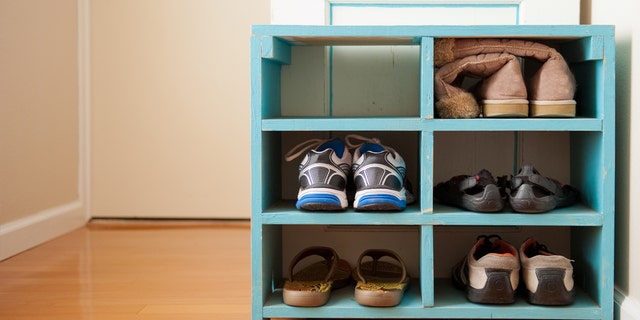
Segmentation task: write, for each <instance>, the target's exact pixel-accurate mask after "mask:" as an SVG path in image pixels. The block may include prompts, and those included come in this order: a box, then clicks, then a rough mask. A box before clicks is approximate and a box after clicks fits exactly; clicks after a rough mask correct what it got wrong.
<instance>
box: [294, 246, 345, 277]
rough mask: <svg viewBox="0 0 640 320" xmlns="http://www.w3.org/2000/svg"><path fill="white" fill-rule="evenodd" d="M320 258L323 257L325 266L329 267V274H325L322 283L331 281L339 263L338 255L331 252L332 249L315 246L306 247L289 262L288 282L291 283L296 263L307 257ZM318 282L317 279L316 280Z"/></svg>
mask: <svg viewBox="0 0 640 320" xmlns="http://www.w3.org/2000/svg"><path fill="white" fill-rule="evenodd" d="M314 255H315V256H320V257H323V258H324V259H325V260H326V262H327V266H329V272H328V273H327V275H326V277H325V278H324V282H328V281H329V280H331V279H333V275H334V273H335V272H336V270H337V269H338V263H339V260H340V259H339V257H338V253H337V252H336V251H335V250H333V249H332V248H329V247H319V246H315V247H308V248H306V249H304V250H302V251H300V252H299V253H298V254H297V255H296V256H295V257H294V258H293V260H291V264H290V265H289V281H293V280H294V279H293V270H294V268H295V266H296V265H297V264H298V262H300V261H301V260H302V259H304V258H306V257H309V256H314ZM318 280H319V279H318Z"/></svg>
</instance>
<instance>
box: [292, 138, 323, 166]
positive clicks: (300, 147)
mask: <svg viewBox="0 0 640 320" xmlns="http://www.w3.org/2000/svg"><path fill="white" fill-rule="evenodd" d="M327 141H329V140H327V139H309V140H306V141H303V142H301V143H299V144H297V145H296V146H294V147H293V148H291V149H290V150H289V151H288V152H287V153H286V154H285V155H284V160H285V161H287V162H290V161H292V160H294V159H296V158H298V157H299V156H300V155H302V154H303V153H306V152H307V151H309V150H315V149H317V148H318V147H320V146H321V145H322V144H323V143H325V142H327Z"/></svg>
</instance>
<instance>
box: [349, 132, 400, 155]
mask: <svg viewBox="0 0 640 320" xmlns="http://www.w3.org/2000/svg"><path fill="white" fill-rule="evenodd" d="M344 142H345V144H346V145H347V148H349V149H350V150H358V148H360V147H362V146H363V145H365V144H367V143H374V144H377V145H380V146H382V147H383V148H385V149H386V150H389V151H390V152H392V153H397V152H396V150H395V149H393V148H391V147H389V146H385V145H383V144H382V143H381V142H380V139H378V138H368V137H365V136H361V135H359V134H355V133H353V134H348V135H346V136H345V137H344Z"/></svg>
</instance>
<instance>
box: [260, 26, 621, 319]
mask: <svg viewBox="0 0 640 320" xmlns="http://www.w3.org/2000/svg"><path fill="white" fill-rule="evenodd" d="M440 37H471V38H473V37H499V38H520V39H527V40H532V41H541V42H545V43H548V44H549V45H550V46H553V47H555V48H556V49H557V50H558V51H559V52H560V53H561V54H563V56H564V57H565V59H566V60H567V62H568V63H569V66H570V68H571V69H572V71H573V72H574V74H575V75H576V79H577V83H578V91H577V93H576V97H575V99H576V101H577V102H578V107H577V116H576V117H575V118H570V119H558V118H555V119H553V118H549V119H533V118H519V119H497V118H484V119H483V118H477V119H439V118H437V117H436V116H435V113H434V94H433V75H434V72H435V70H434V66H433V63H432V61H433V49H434V39H436V38H440ZM353 45H356V46H387V45H394V46H415V47H417V48H418V51H419V59H420V63H419V69H420V70H419V81H418V82H419V99H418V100H419V105H416V106H415V110H414V112H412V113H411V114H409V115H401V116H379V115H370V114H368V113H367V111H366V110H363V111H361V112H359V113H357V112H356V116H331V115H320V116H318V115H316V114H312V113H311V112H309V113H306V111H305V105H300V106H299V107H298V108H297V109H296V115H295V116H291V115H289V114H283V112H282V109H281V108H282V103H283V101H282V100H283V99H282V92H283V86H284V84H283V81H282V75H283V68H286V67H287V66H289V65H290V64H291V63H292V60H294V59H295V54H296V53H295V52H296V49H299V48H300V47H305V46H308V47H311V46H314V47H315V46H322V47H325V48H326V49H327V50H331V48H335V47H338V46H353ZM614 70H615V43H614V28H613V27H612V26H586V25H579V26H569V25H563V26H371V27H368V26H279V25H255V26H253V29H252V36H251V143H252V145H251V156H252V160H251V192H252V207H251V208H252V220H251V225H252V236H251V242H252V318H253V319H254V320H256V319H270V318H336V319H338V318H360V319H365V318H369V319H413V318H415V319H427V318H435V319H437V318H443V319H444V318H446V319H454V318H460V319H465V318H467V319H468V318H473V319H483V318H486V319H488V318H506V319H612V318H613V292H614V289H613V275H614V262H613V261H614V257H613V254H614V250H613V249H614V248H613V246H614V218H615V211H614V200H615V191H614V190H615V188H614V187H615V183H614V176H615V174H614V169H615V168H614V158H615V150H614V145H615V143H614V142H615V141H614V139H615V136H614V133H615V74H614ZM354 131H359V132H362V131H366V132H380V133H383V132H394V133H400V134H403V133H406V134H407V135H410V136H411V137H416V138H415V141H417V143H416V146H415V148H416V150H417V155H418V156H417V157H416V158H417V164H418V166H419V170H418V173H417V178H418V181H414V182H413V183H414V185H415V186H416V189H417V190H418V191H417V194H416V197H417V199H418V201H417V203H416V204H414V205H411V206H408V207H407V208H406V209H405V210H404V211H402V212H400V213H375V214H374V216H373V218H372V215H371V214H362V213H358V212H355V211H353V210H352V209H347V210H346V211H345V212H342V213H322V212H316V213H308V212H302V211H299V210H297V209H296V208H295V199H288V198H287V197H285V196H283V192H282V190H283V185H288V184H296V183H297V181H296V180H295V179H293V180H291V179H288V178H283V177H284V176H285V174H284V173H283V169H282V157H283V154H284V153H285V152H286V151H287V150H283V149H284V147H283V144H282V139H283V137H285V136H290V135H297V134H309V133H313V132H319V133H327V132H335V133H339V134H344V133H348V132H354ZM496 131H498V132H499V131H504V132H516V133H517V132H533V133H536V132H563V133H566V134H567V135H568V136H569V141H570V142H569V143H570V148H569V149H570V150H569V151H567V154H568V157H569V160H568V163H569V166H570V177H571V180H570V181H566V182H567V183H570V184H571V185H573V186H575V187H577V188H578V189H579V190H580V191H581V202H580V204H578V205H575V206H572V207H569V208H563V209H557V210H553V211H551V212H548V213H544V214H518V213H513V212H508V211H507V212H504V213H500V214H499V218H496V215H495V214H482V213H474V212H467V211H463V210H459V209H456V208H451V207H447V206H443V205H439V204H436V203H434V199H433V195H432V190H433V186H434V183H436V181H434V171H435V170H438V168H437V167H436V166H434V160H433V159H434V152H435V151H434V145H435V140H436V139H437V138H436V137H437V135H438V133H440V132H460V133H467V132H468V133H471V132H496ZM550 156H552V155H550ZM308 225H322V226H345V225H346V226H352V227H354V228H358V227H367V226H380V227H385V226H410V227H413V228H416V229H418V230H419V234H420V236H419V244H418V246H419V248H420V249H419V255H420V257H419V258H418V261H419V274H417V275H415V274H414V275H412V278H413V279H414V283H412V285H411V286H410V289H409V291H408V292H407V293H406V294H405V296H404V299H403V301H402V303H401V304H400V305H398V306H397V307H392V308H371V307H363V306H360V305H358V304H357V303H356V302H355V300H354V298H353V290H352V288H346V289H340V290H337V291H334V292H333V293H332V296H331V299H330V301H329V303H328V304H327V305H325V306H322V307H315V308H300V307H291V306H287V305H285V304H284V303H283V301H282V291H281V288H282V283H283V277H284V275H283V269H286V268H287V266H288V264H289V261H283V260H284V259H283V245H284V244H283V229H285V228H296V227H298V226H308ZM448 226H463V227H476V226H484V227H492V226H496V227H500V226H525V227H526V226H536V227H538V226H539V227H549V228H554V227H566V228H568V230H570V233H571V236H570V244H569V246H570V255H571V258H572V259H574V260H575V263H574V278H575V281H576V285H577V288H578V290H577V291H578V293H577V295H576V301H575V303H574V304H572V305H570V306H564V307H545V306H534V305H530V304H528V303H527V302H526V301H525V300H524V299H522V298H519V299H518V301H517V302H516V303H515V304H513V305H479V304H473V303H470V302H468V301H467V300H466V298H465V295H464V293H463V292H461V291H458V290H456V289H455V288H453V286H452V285H451V282H450V280H449V279H441V278H436V277H434V265H435V264H436V263H437V261H435V260H436V258H435V255H434V248H435V247H436V246H438V245H439V243H436V242H435V241H434V229H435V228H441V227H448ZM353 236H354V237H357V236H358V234H354V235H353ZM309 245H312V243H310V244H309ZM518 245H519V244H518ZM350 289H351V290H350Z"/></svg>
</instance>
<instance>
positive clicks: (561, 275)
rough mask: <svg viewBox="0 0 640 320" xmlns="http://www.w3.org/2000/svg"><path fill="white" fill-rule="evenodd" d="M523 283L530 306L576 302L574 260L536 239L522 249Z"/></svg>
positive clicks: (527, 241)
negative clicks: (548, 247) (558, 253)
mask: <svg viewBox="0 0 640 320" xmlns="http://www.w3.org/2000/svg"><path fill="white" fill-rule="evenodd" d="M520 264H521V265H522V281H523V282H524V284H525V285H524V286H525V288H526V292H527V301H529V303H531V304H537V305H546V306H563V305H569V304H572V303H573V301H574V299H575V287H574V283H573V265H572V264H571V260H569V259H567V258H565V257H563V256H561V255H557V254H553V253H551V252H549V251H548V250H547V247H546V246H545V245H542V244H539V243H538V242H537V241H536V240H534V239H533V238H529V239H527V240H525V241H524V242H523V243H522V245H521V246H520Z"/></svg>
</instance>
